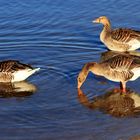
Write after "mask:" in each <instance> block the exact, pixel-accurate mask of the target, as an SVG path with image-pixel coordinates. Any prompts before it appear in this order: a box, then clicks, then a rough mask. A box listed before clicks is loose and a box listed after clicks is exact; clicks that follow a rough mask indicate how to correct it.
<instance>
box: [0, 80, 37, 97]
mask: <svg viewBox="0 0 140 140" xmlns="http://www.w3.org/2000/svg"><path fill="white" fill-rule="evenodd" d="M35 91H36V86H35V85H33V84H30V83H28V82H26V81H22V82H16V83H0V98H6V97H24V96H30V95H32V94H33V93H34V92H35Z"/></svg>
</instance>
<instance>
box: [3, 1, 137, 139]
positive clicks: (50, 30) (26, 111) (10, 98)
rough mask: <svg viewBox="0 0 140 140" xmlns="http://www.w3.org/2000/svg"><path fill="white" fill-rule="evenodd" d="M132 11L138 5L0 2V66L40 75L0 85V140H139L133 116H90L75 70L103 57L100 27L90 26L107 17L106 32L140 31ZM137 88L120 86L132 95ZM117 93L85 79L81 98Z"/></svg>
mask: <svg viewBox="0 0 140 140" xmlns="http://www.w3.org/2000/svg"><path fill="white" fill-rule="evenodd" d="M139 9H140V4H139V1H138V0H135V1H124V0H119V1H116V0H110V1H108V0H100V1H96V0H88V1H87V0H55V1H53V0H30V1H29V0H15V1H12V0H0V60H6V59H17V60H20V61H21V62H24V63H27V64H31V65H32V66H34V67H40V68H41V70H40V71H39V72H38V73H36V74H35V75H33V76H31V77H30V78H29V79H28V80H27V81H25V83H20V84H19V85H16V84H14V85H6V86H3V85H0V97H1V98H0V140H128V139H131V138H140V137H139V135H140V129H139V126H140V123H139V122H140V117H139V116H133V115H132V116H127V115H126V116H124V117H119V116H115V115H113V114H110V113H109V112H107V111H104V109H99V108H97V109H90V108H89V107H86V105H84V104H82V101H79V99H78V92H77V89H76V86H77V81H76V78H77V75H78V73H79V71H80V70H81V68H82V66H83V65H84V64H85V63H87V62H91V61H99V60H100V57H101V53H103V52H106V51H107V49H106V47H105V46H104V45H103V44H102V43H101V42H100V39H99V34H100V32H101V30H102V25H96V24H93V23H92V20H93V19H95V18H97V17H99V16H101V15H106V16H108V17H109V18H110V20H111V23H112V26H113V28H115V27H129V28H134V29H137V30H140V10H139ZM139 84H140V79H138V80H136V81H135V82H129V83H128V84H127V86H128V87H129V88H130V89H131V90H133V91H134V94H135V95H137V96H139V95H140V87H139V86H138V85H139ZM118 86H119V84H118V83H114V82H111V81H108V80H106V79H104V78H99V77H96V76H94V75H92V74H89V76H88V79H87V81H86V82H85V84H84V85H83V87H82V91H83V92H84V94H85V95H86V96H87V98H88V99H89V100H91V101H92V99H93V98H94V97H95V96H99V97H100V96H102V95H105V94H106V93H107V92H110V90H112V89H113V88H114V87H118ZM17 87H20V88H21V90H17V89H18V88H17ZM7 89H9V90H8V91H7ZM137 102H138V103H139V102H140V100H138V101H137Z"/></svg>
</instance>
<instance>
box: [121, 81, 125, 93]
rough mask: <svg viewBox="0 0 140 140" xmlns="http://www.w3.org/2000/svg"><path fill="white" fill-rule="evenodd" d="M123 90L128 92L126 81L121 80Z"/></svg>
mask: <svg viewBox="0 0 140 140" xmlns="http://www.w3.org/2000/svg"><path fill="white" fill-rule="evenodd" d="M121 90H122V92H123V93H126V82H124V81H123V82H121Z"/></svg>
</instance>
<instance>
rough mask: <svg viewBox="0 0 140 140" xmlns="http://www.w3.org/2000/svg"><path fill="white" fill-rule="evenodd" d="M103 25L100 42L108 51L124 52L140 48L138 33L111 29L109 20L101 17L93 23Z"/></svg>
mask: <svg viewBox="0 0 140 140" xmlns="http://www.w3.org/2000/svg"><path fill="white" fill-rule="evenodd" d="M93 23H101V24H103V25H104V27H103V30H102V32H101V34H100V40H101V41H102V42H103V43H104V44H105V45H106V46H107V48H108V49H109V50H113V51H119V52H126V51H132V50H136V49H138V48H140V31H135V30H132V29H126V28H118V29H114V30H113V29H112V28H111V24H110V21H109V19H108V18H107V17H106V16H101V17H99V18H97V19H95V20H94V21H93Z"/></svg>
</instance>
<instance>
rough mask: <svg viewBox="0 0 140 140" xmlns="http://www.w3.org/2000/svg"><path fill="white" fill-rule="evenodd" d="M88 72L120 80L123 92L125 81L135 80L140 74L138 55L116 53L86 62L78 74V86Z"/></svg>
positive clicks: (112, 79) (124, 90)
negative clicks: (99, 59) (105, 58)
mask: <svg viewBox="0 0 140 140" xmlns="http://www.w3.org/2000/svg"><path fill="white" fill-rule="evenodd" d="M89 72H92V73H94V74H96V75H100V76H104V77H105V78H107V79H109V80H111V81H115V82H121V89H122V92H124V93H125V92H126V82H127V81H129V80H130V81H133V80H136V79H137V78H138V77H139V76H140V57H132V56H131V55H117V56H114V57H112V58H110V59H107V60H105V61H101V62H99V63H96V62H90V63H87V64H85V65H84V67H83V68H82V70H81V72H80V73H79V75H78V78H77V81H78V85H77V86H78V88H80V87H81V86H82V84H83V83H84V81H85V80H86V77H87V75H88V73H89Z"/></svg>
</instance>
